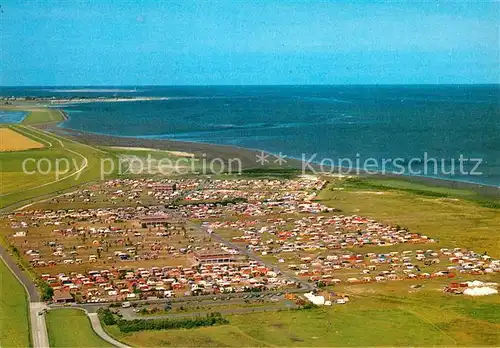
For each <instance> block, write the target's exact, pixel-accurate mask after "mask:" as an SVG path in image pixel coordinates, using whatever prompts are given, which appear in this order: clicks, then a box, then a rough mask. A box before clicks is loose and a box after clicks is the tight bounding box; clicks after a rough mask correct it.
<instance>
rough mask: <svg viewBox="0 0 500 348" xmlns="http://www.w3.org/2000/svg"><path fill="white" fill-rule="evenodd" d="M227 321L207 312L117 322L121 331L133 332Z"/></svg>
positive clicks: (219, 315) (185, 327)
mask: <svg viewBox="0 0 500 348" xmlns="http://www.w3.org/2000/svg"><path fill="white" fill-rule="evenodd" d="M228 322H229V321H228V320H227V319H226V318H224V317H223V316H222V314H220V313H209V314H207V315H206V316H205V317H201V316H196V317H193V318H179V319H152V320H148V319H134V320H118V322H117V323H118V328H119V329H120V331H121V332H134V331H142V330H168V329H192V328H196V327H202V326H213V325H219V324H227V323H228Z"/></svg>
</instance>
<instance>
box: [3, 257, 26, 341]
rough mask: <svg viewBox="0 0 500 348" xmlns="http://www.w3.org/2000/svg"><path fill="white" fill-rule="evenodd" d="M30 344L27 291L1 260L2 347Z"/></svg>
mask: <svg viewBox="0 0 500 348" xmlns="http://www.w3.org/2000/svg"><path fill="white" fill-rule="evenodd" d="M29 344H30V330H29V323H28V301H27V298H26V292H25V290H24V288H23V286H22V285H21V284H20V283H19V282H18V280H17V279H16V277H15V276H14V275H13V274H12V273H11V271H10V270H9V269H8V268H7V266H6V265H5V263H4V262H3V261H0V347H27V346H29Z"/></svg>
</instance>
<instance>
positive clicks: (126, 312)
mask: <svg viewBox="0 0 500 348" xmlns="http://www.w3.org/2000/svg"><path fill="white" fill-rule="evenodd" d="M296 307H297V306H296V305H294V304H285V303H283V304H281V305H269V306H260V307H246V308H224V309H217V308H213V310H214V311H216V312H219V313H221V314H245V313H254V312H266V311H267V312H275V311H277V310H278V309H290V308H296ZM120 313H121V314H123V318H124V319H127V320H134V319H163V318H184V317H194V316H204V315H206V314H207V313H208V312H207V311H198V312H196V311H192V312H186V313H165V314H158V315H148V316H144V315H140V314H137V313H135V312H134V311H133V310H132V309H131V308H126V309H120Z"/></svg>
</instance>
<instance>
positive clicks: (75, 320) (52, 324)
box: [46, 308, 112, 347]
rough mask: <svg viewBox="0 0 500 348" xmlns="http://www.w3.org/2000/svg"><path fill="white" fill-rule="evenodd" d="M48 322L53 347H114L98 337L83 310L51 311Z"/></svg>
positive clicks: (47, 317) (48, 314)
mask: <svg viewBox="0 0 500 348" xmlns="http://www.w3.org/2000/svg"><path fill="white" fill-rule="evenodd" d="M46 322H47V331H48V334H49V343H50V346H51V347H112V346H111V345H110V344H109V343H107V342H105V341H103V340H102V339H101V338H100V337H99V336H97V335H96V333H95V332H94V331H93V330H92V327H91V325H90V321H89V319H88V318H87V316H86V315H85V313H84V312H83V311H81V310H78V309H68V308H65V309H56V310H50V311H49V312H48V313H47V315H46Z"/></svg>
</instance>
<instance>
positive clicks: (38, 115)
mask: <svg viewBox="0 0 500 348" xmlns="http://www.w3.org/2000/svg"><path fill="white" fill-rule="evenodd" d="M61 121H64V115H63V113H62V112H61V111H59V110H57V109H48V108H44V109H32V110H29V112H28V114H27V115H26V117H25V118H24V120H23V121H22V124H24V125H32V124H41V123H53V122H55V123H58V122H61Z"/></svg>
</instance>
